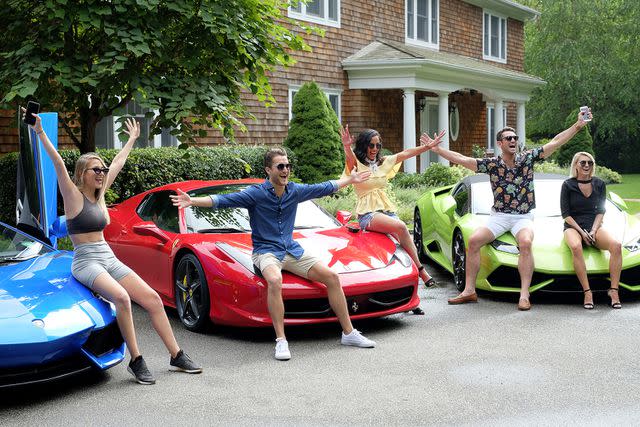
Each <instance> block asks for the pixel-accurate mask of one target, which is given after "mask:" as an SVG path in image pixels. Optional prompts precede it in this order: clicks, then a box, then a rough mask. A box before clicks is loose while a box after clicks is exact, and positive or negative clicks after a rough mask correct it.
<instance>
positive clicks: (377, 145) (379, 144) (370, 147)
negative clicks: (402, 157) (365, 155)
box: [369, 142, 382, 150]
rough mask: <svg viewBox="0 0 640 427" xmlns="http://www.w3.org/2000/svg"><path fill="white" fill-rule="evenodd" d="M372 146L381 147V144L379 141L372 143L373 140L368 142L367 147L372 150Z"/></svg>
mask: <svg viewBox="0 0 640 427" xmlns="http://www.w3.org/2000/svg"><path fill="white" fill-rule="evenodd" d="M374 148H377V149H378V150H379V149H381V148H382V144H381V143H380V142H378V143H377V144H374V143H373V142H370V143H369V149H370V150H373V149H374Z"/></svg>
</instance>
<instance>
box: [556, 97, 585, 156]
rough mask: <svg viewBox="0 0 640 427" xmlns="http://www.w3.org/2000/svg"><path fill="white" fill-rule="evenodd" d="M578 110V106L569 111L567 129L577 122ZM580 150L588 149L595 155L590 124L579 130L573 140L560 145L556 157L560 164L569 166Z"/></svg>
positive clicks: (565, 122)
mask: <svg viewBox="0 0 640 427" xmlns="http://www.w3.org/2000/svg"><path fill="white" fill-rule="evenodd" d="M578 110H579V108H576V109H575V110H573V111H572V112H571V113H569V115H568V116H567V118H566V119H565V121H564V128H565V129H567V128H568V127H569V126H571V125H572V124H574V123H575V122H576V117H578ZM578 151H586V152H587V153H590V154H591V155H595V153H594V152H593V139H592V138H591V133H590V132H589V126H585V127H584V128H582V130H580V132H578V133H577V134H576V135H575V136H574V137H573V138H571V141H569V142H567V143H566V144H564V145H563V146H562V147H560V148H559V149H558V152H557V156H556V157H555V159H556V161H557V162H558V164H559V165H560V166H567V165H569V164H570V163H571V159H573V155H574V154H576V153H577V152H578Z"/></svg>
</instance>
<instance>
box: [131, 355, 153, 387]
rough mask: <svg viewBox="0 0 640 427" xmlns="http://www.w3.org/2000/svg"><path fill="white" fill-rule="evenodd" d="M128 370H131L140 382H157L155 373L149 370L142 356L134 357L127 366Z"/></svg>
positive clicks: (147, 383)
mask: <svg viewBox="0 0 640 427" xmlns="http://www.w3.org/2000/svg"><path fill="white" fill-rule="evenodd" d="M127 371H129V372H130V373H131V375H133V376H134V377H135V378H136V381H137V382H138V383H140V384H145V385H150V384H155V383H156V379H155V378H153V375H151V372H149V369H148V368H147V364H146V363H144V359H143V358H142V356H138V357H136V358H135V359H132V360H131V362H129V366H127Z"/></svg>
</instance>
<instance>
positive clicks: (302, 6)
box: [288, 0, 342, 28]
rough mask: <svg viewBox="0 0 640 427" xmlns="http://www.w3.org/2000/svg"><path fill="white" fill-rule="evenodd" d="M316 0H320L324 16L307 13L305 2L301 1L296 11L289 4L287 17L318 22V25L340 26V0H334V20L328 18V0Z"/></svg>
mask: <svg viewBox="0 0 640 427" xmlns="http://www.w3.org/2000/svg"><path fill="white" fill-rule="evenodd" d="M312 1H313V0H309V3H311V2H312ZM317 1H321V2H322V8H323V16H324V17H319V16H315V15H311V14H308V13H307V4H306V3H303V2H299V3H298V6H299V7H300V10H301V11H300V12H298V11H297V10H295V9H293V8H292V7H291V6H289V9H288V15H289V18H294V19H299V20H300V21H307V22H313V23H314V24H320V25H326V26H328V27H335V28H340V15H341V13H340V3H341V2H342V0H336V3H337V5H336V8H337V10H336V15H337V16H336V20H335V21H334V20H333V19H329V0H317Z"/></svg>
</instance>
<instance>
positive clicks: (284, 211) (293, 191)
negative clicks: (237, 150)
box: [211, 180, 338, 261]
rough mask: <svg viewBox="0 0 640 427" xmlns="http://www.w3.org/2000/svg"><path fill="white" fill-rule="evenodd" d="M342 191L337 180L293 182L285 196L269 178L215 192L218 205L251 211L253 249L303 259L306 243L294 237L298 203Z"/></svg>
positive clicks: (214, 197)
mask: <svg viewBox="0 0 640 427" xmlns="http://www.w3.org/2000/svg"><path fill="white" fill-rule="evenodd" d="M336 191H338V183H337V181H326V182H322V183H320V184H296V183H294V182H289V183H288V184H287V186H286V187H285V191H284V193H283V194H282V197H278V196H276V190H275V188H273V185H272V184H271V182H270V181H269V180H265V181H264V182H263V183H262V184H256V185H252V186H251V187H249V188H246V189H245V190H243V191H239V192H237V193H230V194H222V195H213V196H211V200H212V202H213V207H214V208H234V207H237V208H246V209H247V210H248V211H249V224H250V225H251V240H252V242H253V252H254V253H258V254H265V253H272V254H273V255H275V256H276V257H277V258H278V259H279V260H281V261H282V260H283V259H284V257H285V255H286V254H287V253H289V254H291V255H292V256H293V257H295V258H296V259H299V258H300V257H301V256H302V254H303V253H304V249H302V246H300V244H299V243H298V242H296V241H295V240H293V227H294V224H295V220H296V212H297V210H298V203H301V202H304V201H306V200H310V199H315V198H318V197H324V196H328V195H329V194H332V193H335V192H336Z"/></svg>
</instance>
